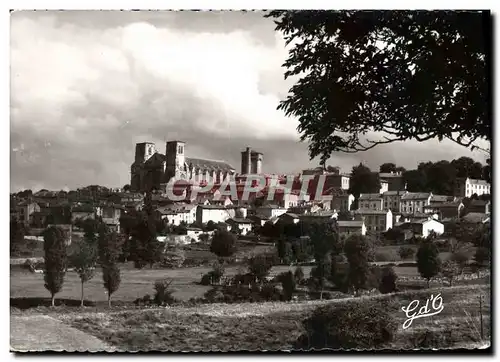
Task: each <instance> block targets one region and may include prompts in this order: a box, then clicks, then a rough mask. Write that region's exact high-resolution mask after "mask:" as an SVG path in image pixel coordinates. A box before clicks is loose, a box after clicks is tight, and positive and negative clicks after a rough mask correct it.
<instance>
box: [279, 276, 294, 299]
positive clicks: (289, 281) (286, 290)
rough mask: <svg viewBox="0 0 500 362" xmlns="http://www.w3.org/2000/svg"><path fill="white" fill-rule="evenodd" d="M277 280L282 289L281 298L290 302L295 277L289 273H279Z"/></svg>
mask: <svg viewBox="0 0 500 362" xmlns="http://www.w3.org/2000/svg"><path fill="white" fill-rule="evenodd" d="M277 279H278V280H279V282H280V283H281V285H282V287H283V296H284V298H285V300H291V299H292V296H293V292H295V287H296V282H295V277H294V275H293V273H292V272H291V271H288V272H284V273H281V274H280V275H278V278H277Z"/></svg>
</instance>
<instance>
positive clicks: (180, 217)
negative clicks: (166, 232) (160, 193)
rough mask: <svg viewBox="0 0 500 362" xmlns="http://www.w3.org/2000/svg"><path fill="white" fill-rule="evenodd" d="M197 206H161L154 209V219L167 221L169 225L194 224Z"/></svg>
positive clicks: (182, 204) (183, 204)
mask: <svg viewBox="0 0 500 362" xmlns="http://www.w3.org/2000/svg"><path fill="white" fill-rule="evenodd" d="M197 207H198V206H197V205H193V204H186V203H176V204H170V205H168V206H161V207H158V208H157V209H156V217H157V219H159V220H167V222H168V223H169V224H170V225H176V226H178V225H180V224H181V223H182V222H184V223H186V224H187V225H191V224H192V223H194V222H196V209H197Z"/></svg>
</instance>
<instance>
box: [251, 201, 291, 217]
mask: <svg viewBox="0 0 500 362" xmlns="http://www.w3.org/2000/svg"><path fill="white" fill-rule="evenodd" d="M286 211H287V209H286V208H284V207H280V206H278V205H274V204H269V205H265V206H261V207H258V208H257V209H256V210H255V213H256V214H258V215H262V216H264V217H267V218H268V219H270V218H272V217H278V216H281V215H283V214H284V213H286Z"/></svg>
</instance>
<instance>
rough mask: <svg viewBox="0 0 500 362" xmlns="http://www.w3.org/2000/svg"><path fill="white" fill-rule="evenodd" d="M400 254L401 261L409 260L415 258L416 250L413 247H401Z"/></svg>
mask: <svg viewBox="0 0 500 362" xmlns="http://www.w3.org/2000/svg"><path fill="white" fill-rule="evenodd" d="M398 254H399V257H400V258H401V259H403V260H408V259H411V258H413V255H415V250H414V249H413V248H412V247H411V246H401V247H400V248H399V250H398Z"/></svg>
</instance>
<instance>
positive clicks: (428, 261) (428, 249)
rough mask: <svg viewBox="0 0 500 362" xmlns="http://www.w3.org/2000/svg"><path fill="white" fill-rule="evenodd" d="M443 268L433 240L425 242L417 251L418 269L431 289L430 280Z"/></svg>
mask: <svg viewBox="0 0 500 362" xmlns="http://www.w3.org/2000/svg"><path fill="white" fill-rule="evenodd" d="M440 267H441V260H440V259H439V250H438V248H437V246H436V245H435V244H434V243H433V242H432V240H424V241H423V242H422V244H421V245H420V247H419V248H418V251H417V268H418V272H419V273H420V275H421V276H422V278H424V279H426V280H427V288H429V285H430V280H431V279H432V278H433V277H435V276H436V275H437V274H438V273H439V271H440Z"/></svg>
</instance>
